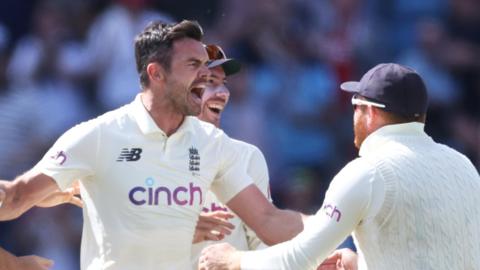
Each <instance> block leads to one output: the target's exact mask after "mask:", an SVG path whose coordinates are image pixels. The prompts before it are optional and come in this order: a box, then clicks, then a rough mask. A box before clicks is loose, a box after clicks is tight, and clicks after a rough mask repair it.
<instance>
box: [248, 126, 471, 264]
mask: <svg viewBox="0 0 480 270" xmlns="http://www.w3.org/2000/svg"><path fill="white" fill-rule="evenodd" d="M423 128H424V125H423V124H421V123H407V124H397V125H388V126H384V127H382V128H380V129H378V130H377V131H375V132H373V133H372V134H370V135H369V136H368V137H367V138H366V139H365V141H364V142H363V143H362V146H361V149H360V156H361V157H360V158H357V159H355V160H353V161H352V162H350V163H349V164H348V165H346V166H345V167H344V168H343V169H342V170H341V171H340V172H339V173H338V174H337V175H336V176H335V178H334V179H333V180H332V183H331V184H330V187H329V189H328V191H327V194H326V196H325V201H324V204H323V206H322V208H321V209H320V210H319V211H318V212H317V213H316V214H315V215H314V216H313V217H311V218H309V219H308V221H307V224H306V225H305V229H304V231H303V232H302V233H300V234H299V235H297V236H296V237H295V238H294V239H292V240H291V241H288V242H284V243H281V244H279V245H276V246H273V247H271V248H268V249H264V250H260V251H253V252H245V253H244V255H243V258H242V262H241V266H242V269H244V270H245V269H275V270H281V269H316V267H317V266H318V265H319V264H320V263H321V262H322V261H323V260H324V259H325V258H326V257H327V256H328V255H329V254H330V252H332V251H333V250H334V249H335V247H337V246H338V244H340V243H341V242H342V241H343V240H344V239H345V238H346V237H347V236H348V235H349V234H350V233H351V232H352V231H354V240H355V244H356V245H357V248H358V251H359V269H370V270H384V269H390V270H407V269H408V270H410V269H442V270H449V269H480V256H479V254H480V244H479V243H480V229H479V228H480V209H479V205H480V196H479V194H480V176H479V174H478V172H477V171H476V169H475V167H474V166H473V164H472V163H471V162H470V161H469V160H468V158H466V157H465V156H464V155H462V154H460V153H458V152H457V151H455V150H453V149H451V148H449V147H447V146H445V145H441V144H438V143H435V142H434V141H433V140H432V139H431V138H430V137H429V136H428V135H427V134H425V133H424V131H423Z"/></svg>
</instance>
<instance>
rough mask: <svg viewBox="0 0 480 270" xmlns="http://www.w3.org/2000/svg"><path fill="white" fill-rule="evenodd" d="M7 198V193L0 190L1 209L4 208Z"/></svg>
mask: <svg viewBox="0 0 480 270" xmlns="http://www.w3.org/2000/svg"><path fill="white" fill-rule="evenodd" d="M6 196H7V194H6V193H5V191H4V190H3V189H0V207H2V204H3V201H4V200H5V197H6Z"/></svg>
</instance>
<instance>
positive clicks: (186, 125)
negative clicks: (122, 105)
mask: <svg viewBox="0 0 480 270" xmlns="http://www.w3.org/2000/svg"><path fill="white" fill-rule="evenodd" d="M131 112H132V115H133V117H134V119H135V122H137V125H138V127H139V128H140V131H141V132H142V133H143V134H144V135H149V134H155V133H160V134H162V135H164V136H165V137H166V134H165V132H164V131H163V130H162V129H160V128H159V127H158V126H157V124H156V123H155V121H154V120H153V118H152V116H151V115H150V113H149V112H148V111H147V109H146V108H145V106H143V103H142V98H141V94H138V95H137V96H136V97H135V100H134V101H133V102H132V110H131ZM193 118H195V117H190V116H187V117H185V118H184V120H183V122H182V124H181V125H180V127H179V128H178V129H177V131H176V132H175V133H182V132H188V131H190V130H192V120H193Z"/></svg>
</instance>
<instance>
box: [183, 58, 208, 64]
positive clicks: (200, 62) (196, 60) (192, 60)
mask: <svg viewBox="0 0 480 270" xmlns="http://www.w3.org/2000/svg"><path fill="white" fill-rule="evenodd" d="M185 62H187V63H190V62H194V63H199V64H203V63H207V62H208V60H206V61H205V62H203V61H202V60H200V59H198V58H195V57H190V58H188V59H186V60H185Z"/></svg>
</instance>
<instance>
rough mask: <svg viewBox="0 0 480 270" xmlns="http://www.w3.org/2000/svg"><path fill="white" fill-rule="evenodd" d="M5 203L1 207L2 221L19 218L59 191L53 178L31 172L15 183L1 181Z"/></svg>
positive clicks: (20, 177)
mask: <svg viewBox="0 0 480 270" xmlns="http://www.w3.org/2000/svg"><path fill="white" fill-rule="evenodd" d="M0 189H1V190H2V191H3V193H4V194H3V195H2V196H3V197H4V198H3V201H2V203H1V207H0V220H10V219H14V218H17V217H19V216H20V215H22V214H23V213H25V212H26V211H27V210H29V209H30V208H32V207H33V206H35V205H36V204H37V203H39V202H41V201H42V200H43V199H45V198H47V197H48V196H49V195H51V194H53V193H54V192H55V191H57V190H59V188H58V185H57V183H56V182H55V180H53V178H51V177H49V176H47V175H45V174H42V173H39V172H36V171H35V170H30V171H28V172H26V173H24V174H23V175H21V176H19V177H17V178H16V179H15V180H14V181H11V182H10V181H0Z"/></svg>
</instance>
